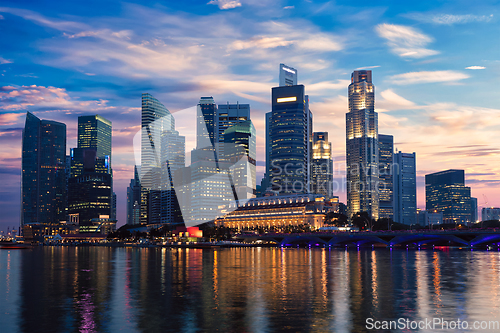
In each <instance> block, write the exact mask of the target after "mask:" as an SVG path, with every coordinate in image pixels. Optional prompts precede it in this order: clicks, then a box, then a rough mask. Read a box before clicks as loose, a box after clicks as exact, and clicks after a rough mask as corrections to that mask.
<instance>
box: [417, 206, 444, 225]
mask: <svg viewBox="0 0 500 333" xmlns="http://www.w3.org/2000/svg"><path fill="white" fill-rule="evenodd" d="M417 223H418V224H419V225H421V226H430V225H435V224H443V213H442V212H438V211H427V210H420V209H418V210H417Z"/></svg>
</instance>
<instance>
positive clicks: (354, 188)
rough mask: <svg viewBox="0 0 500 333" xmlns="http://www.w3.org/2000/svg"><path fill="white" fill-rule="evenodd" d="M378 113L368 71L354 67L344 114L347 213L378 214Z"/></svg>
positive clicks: (372, 215) (374, 217)
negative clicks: (347, 103) (356, 69)
mask: <svg viewBox="0 0 500 333" xmlns="http://www.w3.org/2000/svg"><path fill="white" fill-rule="evenodd" d="M378 154H379V148H378V115H377V113H376V112H375V88H374V86H373V83H372V71H366V70H361V71H354V72H353V73H352V75H351V84H350V85H349V112H348V113H347V114H346V155H347V156H346V162H347V170H346V172H347V210H348V216H349V218H351V216H352V215H353V214H355V213H358V212H367V213H368V214H369V215H370V216H371V217H372V218H373V219H378V217H379V198H378V181H379V180H378Z"/></svg>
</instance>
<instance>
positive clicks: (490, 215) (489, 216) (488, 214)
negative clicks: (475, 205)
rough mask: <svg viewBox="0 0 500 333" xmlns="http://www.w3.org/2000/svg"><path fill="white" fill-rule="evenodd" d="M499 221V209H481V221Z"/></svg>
mask: <svg viewBox="0 0 500 333" xmlns="http://www.w3.org/2000/svg"><path fill="white" fill-rule="evenodd" d="M489 220H500V208H494V207H483V208H482V209H481V221H489Z"/></svg>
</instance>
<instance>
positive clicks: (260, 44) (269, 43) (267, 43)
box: [229, 37, 294, 50]
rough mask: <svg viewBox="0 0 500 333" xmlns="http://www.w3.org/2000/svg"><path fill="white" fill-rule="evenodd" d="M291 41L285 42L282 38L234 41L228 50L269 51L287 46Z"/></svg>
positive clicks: (255, 38) (254, 38) (256, 38)
mask: <svg viewBox="0 0 500 333" xmlns="http://www.w3.org/2000/svg"><path fill="white" fill-rule="evenodd" d="M293 43H294V42H293V41H289V40H285V39H284V38H283V37H253V38H250V39H249V40H246V41H243V40H236V41H234V42H233V43H232V44H231V45H230V47H229V49H230V50H231V49H232V50H244V49H250V48H255V47H256V48H261V49H269V48H275V47H279V46H287V45H290V44H293Z"/></svg>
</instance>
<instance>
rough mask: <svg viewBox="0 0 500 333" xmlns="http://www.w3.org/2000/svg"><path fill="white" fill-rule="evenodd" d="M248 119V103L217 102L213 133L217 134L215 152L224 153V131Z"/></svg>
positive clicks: (220, 154)
mask: <svg viewBox="0 0 500 333" xmlns="http://www.w3.org/2000/svg"><path fill="white" fill-rule="evenodd" d="M247 120H250V105H249V104H239V103H236V104H229V102H227V103H226V104H219V105H218V109H217V117H216V121H215V133H216V135H217V138H216V140H215V141H216V142H217V143H218V144H217V154H218V156H219V157H221V156H223V155H224V131H225V130H226V129H227V128H229V127H231V126H233V125H236V124H239V123H242V122H245V121H247Z"/></svg>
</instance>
